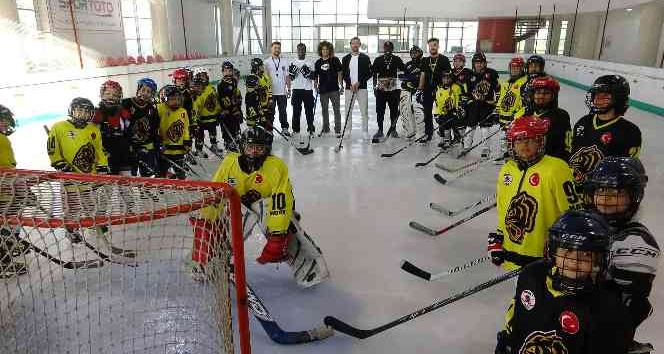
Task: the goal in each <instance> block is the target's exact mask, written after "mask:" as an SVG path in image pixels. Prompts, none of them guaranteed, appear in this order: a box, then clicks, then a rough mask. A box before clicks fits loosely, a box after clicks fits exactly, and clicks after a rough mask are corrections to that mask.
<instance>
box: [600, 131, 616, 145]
mask: <svg viewBox="0 0 664 354" xmlns="http://www.w3.org/2000/svg"><path fill="white" fill-rule="evenodd" d="M599 140H600V141H601V142H602V144H604V145H609V144H611V142H612V141H613V134H611V132H606V133H604V134H602V136H600V137H599Z"/></svg>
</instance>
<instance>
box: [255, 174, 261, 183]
mask: <svg viewBox="0 0 664 354" xmlns="http://www.w3.org/2000/svg"><path fill="white" fill-rule="evenodd" d="M254 181H255V182H256V183H258V184H260V183H263V175H261V174H258V173H257V174H256V178H255V179H254Z"/></svg>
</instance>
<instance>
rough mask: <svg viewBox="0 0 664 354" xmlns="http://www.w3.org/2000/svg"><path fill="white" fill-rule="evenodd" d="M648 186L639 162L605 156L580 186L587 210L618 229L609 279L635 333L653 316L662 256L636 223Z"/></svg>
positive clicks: (646, 231)
mask: <svg viewBox="0 0 664 354" xmlns="http://www.w3.org/2000/svg"><path fill="white" fill-rule="evenodd" d="M647 183H648V176H647V175H646V172H645V169H644V168H643V165H642V164H641V162H640V161H639V160H638V159H636V158H632V157H612V156H609V157H606V158H605V159H604V160H602V161H601V162H600V163H599V164H598V165H597V167H596V168H595V169H594V170H593V171H592V172H590V173H589V174H588V175H587V177H586V181H585V182H584V184H583V187H584V193H585V196H586V202H587V203H588V204H589V207H590V208H591V209H593V210H595V211H597V212H598V213H600V214H602V215H603V216H604V217H605V218H606V219H607V220H608V222H609V224H611V226H613V227H615V228H616V233H615V235H614V237H613V239H612V242H611V253H610V257H609V268H608V275H609V278H610V279H611V281H612V282H613V283H615V285H616V286H617V288H618V289H619V290H620V292H621V293H622V300H623V303H624V304H625V305H626V306H627V308H628V310H629V312H630V314H631V321H630V323H631V325H632V329H633V330H634V331H636V328H637V327H638V326H639V325H640V324H641V323H642V322H643V321H644V320H645V319H646V318H647V317H648V316H649V315H650V314H651V313H652V305H651V304H650V301H649V300H648V296H649V295H650V291H651V289H652V284H653V281H654V279H655V274H656V272H657V265H658V262H659V256H660V248H659V245H658V244H657V241H656V240H655V237H654V236H653V235H652V233H650V231H649V230H648V229H647V228H646V227H645V226H644V225H643V224H641V223H640V222H638V221H635V215H636V213H637V212H638V210H639V206H640V204H641V201H642V200H643V197H644V195H645V193H644V191H645V187H646V185H647ZM636 345H638V344H637V343H634V346H636Z"/></svg>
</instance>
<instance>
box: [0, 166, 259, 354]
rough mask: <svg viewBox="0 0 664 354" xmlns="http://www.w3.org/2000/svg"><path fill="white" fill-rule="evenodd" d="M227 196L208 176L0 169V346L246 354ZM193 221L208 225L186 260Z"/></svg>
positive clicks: (233, 200)
mask: <svg viewBox="0 0 664 354" xmlns="http://www.w3.org/2000/svg"><path fill="white" fill-rule="evenodd" d="M239 203H240V202H239V198H238V197H237V194H236V193H235V191H234V190H233V189H232V188H231V187H229V186H228V185H225V184H220V183H212V182H192V181H175V180H160V179H147V178H131V177H117V176H91V175H82V174H80V175H77V174H66V173H51V172H41V171H22V170H0V353H40V354H46V353H58V354H60V353H146V354H147V353H160V354H163V353H173V354H175V353H177V354H186V353H188V354H193V353H215V354H217V353H235V352H239V353H249V345H248V338H249V333H248V319H247V316H248V315H247V307H246V288H245V281H244V258H243V249H242V230H241V227H242V226H241V223H242V220H241V214H240V204H239ZM203 216H205V217H206V218H207V220H211V222H208V223H205V224H206V225H207V226H206V227H208V228H209V227H210V226H211V227H213V228H214V229H216V230H220V231H219V232H218V233H217V235H218V236H217V237H210V238H209V239H206V240H203V243H204V244H203V245H201V244H200V242H199V245H198V246H199V247H197V250H198V251H194V252H197V253H198V255H197V256H198V257H197V259H203V261H199V262H196V263H195V262H193V261H192V247H193V244H194V229H193V226H192V225H194V224H195V225H199V226H197V227H202V226H200V225H201V223H200V222H196V220H201V218H202V217H203ZM197 242H198V241H197ZM231 247H233V248H234V249H235V250H236V252H234V253H233V252H231ZM238 248H239V249H238ZM199 264H204V265H203V266H202V267H200V266H198V265H199ZM233 268H234V270H235V274H232V272H233ZM194 270H195V271H194ZM26 271H27V272H26ZM232 276H233V277H232ZM233 278H235V279H234V280H235V282H236V284H237V285H238V286H236V287H235V288H236V292H235V293H234V294H233V295H234V296H232V294H231V291H230V290H231V288H232V287H231V286H230V281H231V279H233ZM232 299H236V301H233V300H232ZM237 299H240V301H237ZM233 303H235V304H236V306H233ZM233 318H235V323H236V331H235V332H234V331H233V330H232V329H233V323H234V321H233ZM236 347H237V348H238V349H237V351H236V349H235V348H236Z"/></svg>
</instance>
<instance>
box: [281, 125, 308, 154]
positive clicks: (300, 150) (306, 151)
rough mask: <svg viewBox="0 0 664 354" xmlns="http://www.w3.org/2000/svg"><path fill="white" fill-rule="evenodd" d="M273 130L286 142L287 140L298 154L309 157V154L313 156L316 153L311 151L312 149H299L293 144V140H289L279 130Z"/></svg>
mask: <svg viewBox="0 0 664 354" xmlns="http://www.w3.org/2000/svg"><path fill="white" fill-rule="evenodd" d="M272 129H274V131H275V132H277V134H279V135H281V137H282V138H284V140H286V141H287V142H288V143H289V144H290V146H292V147H293V148H294V149H295V150H297V152H299V153H300V154H302V156H307V155H309V154H311V153H313V152H314V151H313V150H311V149H305V148H299V147H297V146H295V143H294V142H293V139H288V138H287V137H286V136H285V135H284V134H283V133H282V132H281V130H279V129H277V127H272Z"/></svg>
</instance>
